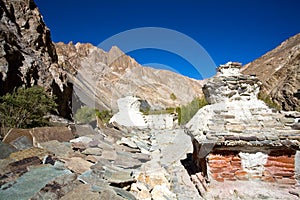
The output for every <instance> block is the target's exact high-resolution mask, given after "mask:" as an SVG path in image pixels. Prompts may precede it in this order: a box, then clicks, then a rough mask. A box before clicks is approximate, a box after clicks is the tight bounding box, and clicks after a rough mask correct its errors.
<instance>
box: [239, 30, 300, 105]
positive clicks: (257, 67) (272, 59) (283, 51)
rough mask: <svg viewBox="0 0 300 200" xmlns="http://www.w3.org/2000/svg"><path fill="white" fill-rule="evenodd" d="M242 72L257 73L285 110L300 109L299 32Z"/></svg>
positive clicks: (267, 91)
mask: <svg viewBox="0 0 300 200" xmlns="http://www.w3.org/2000/svg"><path fill="white" fill-rule="evenodd" d="M241 73H243V74H248V75H251V74H255V75H256V76H257V77H258V78H259V80H260V81H261V82H262V83H263V85H262V91H263V92H264V93H266V94H268V95H270V96H271V97H272V99H273V101H274V102H276V103H277V104H279V105H281V107H282V109H283V110H288V111H292V110H298V111H299V110H300V90H299V89H300V76H299V74H300V34H297V35H295V36H293V37H290V38H289V39H287V40H285V41H284V42H282V43H281V44H280V45H279V46H278V47H276V48H275V49H273V50H272V51H269V52H267V53H266V54H264V55H263V56H261V57H260V58H258V59H256V60H254V61H252V62H250V63H248V64H246V65H245V66H244V67H243V68H242V72H241Z"/></svg>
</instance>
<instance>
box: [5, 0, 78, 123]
mask: <svg viewBox="0 0 300 200" xmlns="http://www.w3.org/2000/svg"><path fill="white" fill-rule="evenodd" d="M0 29H1V32H0V41H1V42H0V95H4V94H5V93H7V92H11V91H13V90H14V88H16V87H19V86H32V85H40V86H42V87H44V88H46V90H47V91H48V92H50V93H52V94H54V95H55V96H56V97H57V103H58V105H59V108H58V111H59V113H60V115H62V116H63V117H67V118H68V117H70V109H68V108H69V107H70V106H69V105H68V104H69V102H70V97H71V94H72V85H71V83H69V82H68V81H67V76H66V73H65V72H64V71H63V69H62V68H60V67H59V65H58V64H57V55H56V51H55V47H54V45H53V43H52V41H51V38H50V31H49V29H48V28H47V27H46V25H45V23H44V21H43V19H42V16H41V14H40V12H39V10H38V8H37V6H36V5H35V3H34V2H33V0H24V1H11V0H0Z"/></svg>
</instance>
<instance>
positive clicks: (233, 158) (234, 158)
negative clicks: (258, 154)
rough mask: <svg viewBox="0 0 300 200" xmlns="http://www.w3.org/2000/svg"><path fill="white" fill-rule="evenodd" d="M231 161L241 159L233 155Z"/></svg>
mask: <svg viewBox="0 0 300 200" xmlns="http://www.w3.org/2000/svg"><path fill="white" fill-rule="evenodd" d="M232 161H241V158H240V157H238V156H233V157H232Z"/></svg>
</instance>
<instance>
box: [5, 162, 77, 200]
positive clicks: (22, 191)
mask: <svg viewBox="0 0 300 200" xmlns="http://www.w3.org/2000/svg"><path fill="white" fill-rule="evenodd" d="M70 173H71V172H70V171H69V170H57V169H55V168H54V167H53V166H49V165H45V166H39V167H36V168H31V169H30V170H29V172H27V173H25V174H24V175H23V176H21V177H20V178H19V179H17V180H16V181H15V182H12V183H6V184H4V185H2V186H1V190H0V196H1V198H3V199H7V200H9V199H29V198H31V197H33V196H34V195H35V194H36V193H37V192H39V191H40V190H41V189H42V188H43V187H45V186H46V184H47V183H49V182H51V181H53V180H54V179H55V178H56V177H58V176H61V175H64V174H70Z"/></svg>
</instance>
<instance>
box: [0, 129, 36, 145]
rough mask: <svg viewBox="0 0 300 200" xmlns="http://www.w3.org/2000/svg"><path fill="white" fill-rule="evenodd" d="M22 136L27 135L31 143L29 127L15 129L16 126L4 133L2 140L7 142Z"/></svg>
mask: <svg viewBox="0 0 300 200" xmlns="http://www.w3.org/2000/svg"><path fill="white" fill-rule="evenodd" d="M22 136H25V137H28V138H29V140H30V141H31V143H32V144H33V138H32V135H31V133H30V129H17V128H12V129H10V130H9V131H8V133H7V134H6V135H5V137H4V138H3V142H5V143H7V144H9V143H11V142H12V141H14V140H16V139H18V138H19V137H22Z"/></svg>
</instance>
